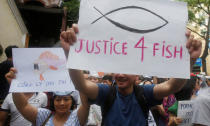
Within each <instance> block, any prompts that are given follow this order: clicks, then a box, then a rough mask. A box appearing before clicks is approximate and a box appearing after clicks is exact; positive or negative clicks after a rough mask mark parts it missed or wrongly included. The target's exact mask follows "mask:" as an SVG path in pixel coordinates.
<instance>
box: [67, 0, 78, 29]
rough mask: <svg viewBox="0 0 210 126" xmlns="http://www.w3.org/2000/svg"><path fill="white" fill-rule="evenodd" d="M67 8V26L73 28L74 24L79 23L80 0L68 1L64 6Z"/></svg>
mask: <svg viewBox="0 0 210 126" xmlns="http://www.w3.org/2000/svg"><path fill="white" fill-rule="evenodd" d="M63 6H64V7H67V11H68V12H67V25H68V26H70V27H71V25H72V23H77V22H78V19H79V6H80V1H79V0H66V1H65V2H64V4H63Z"/></svg>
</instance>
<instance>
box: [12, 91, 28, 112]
mask: <svg viewBox="0 0 210 126" xmlns="http://www.w3.org/2000/svg"><path fill="white" fill-rule="evenodd" d="M12 97H13V101H14V104H15V106H16V108H17V109H18V110H21V109H23V108H24V107H25V106H26V105H27V104H28V102H27V100H26V98H25V95H24V94H23V93H12Z"/></svg>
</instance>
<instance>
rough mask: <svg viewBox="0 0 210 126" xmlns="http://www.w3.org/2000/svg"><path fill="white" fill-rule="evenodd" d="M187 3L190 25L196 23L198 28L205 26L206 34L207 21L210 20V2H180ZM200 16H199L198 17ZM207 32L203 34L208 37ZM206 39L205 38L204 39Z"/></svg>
mask: <svg viewBox="0 0 210 126" xmlns="http://www.w3.org/2000/svg"><path fill="white" fill-rule="evenodd" d="M179 1H184V2H187V4H188V16H189V22H190V23H192V22H193V23H196V25H197V27H198V26H205V27H206V32H207V27H208V26H207V22H206V19H207V21H208V20H209V14H210V10H209V6H210V0H179ZM196 14H197V15H199V16H196ZM206 32H203V33H205V34H203V35H202V36H205V35H206ZM204 39H205V38H204Z"/></svg>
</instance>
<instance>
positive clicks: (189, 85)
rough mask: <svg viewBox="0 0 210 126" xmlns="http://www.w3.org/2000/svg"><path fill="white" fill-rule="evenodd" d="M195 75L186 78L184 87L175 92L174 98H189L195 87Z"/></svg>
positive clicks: (179, 99)
mask: <svg viewBox="0 0 210 126" xmlns="http://www.w3.org/2000/svg"><path fill="white" fill-rule="evenodd" d="M196 80H197V77H191V78H190V79H188V80H187V82H186V84H185V85H184V87H183V88H182V89H181V90H180V91H179V92H177V93H175V97H176V100H178V101H181V100H189V99H190V98H191V96H192V94H193V89H194V88H195V84H196Z"/></svg>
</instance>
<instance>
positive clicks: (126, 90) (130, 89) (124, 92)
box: [118, 86, 133, 96]
mask: <svg viewBox="0 0 210 126" xmlns="http://www.w3.org/2000/svg"><path fill="white" fill-rule="evenodd" d="M118 91H119V92H120V94H121V95H123V96H126V95H129V94H131V93H132V92H133V86H131V87H128V88H123V89H120V88H118Z"/></svg>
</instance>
